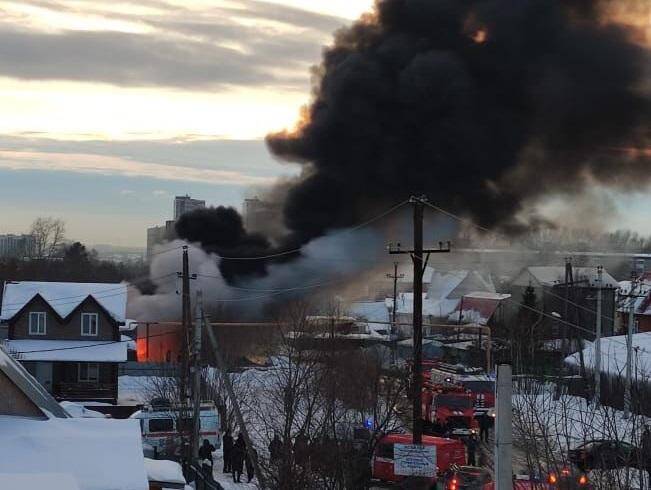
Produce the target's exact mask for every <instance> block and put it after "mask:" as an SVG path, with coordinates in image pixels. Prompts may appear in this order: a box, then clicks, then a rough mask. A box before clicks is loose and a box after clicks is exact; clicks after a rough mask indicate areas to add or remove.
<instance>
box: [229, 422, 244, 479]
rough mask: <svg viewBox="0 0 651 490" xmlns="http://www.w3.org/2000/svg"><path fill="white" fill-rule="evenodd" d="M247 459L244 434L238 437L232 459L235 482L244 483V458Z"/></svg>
mask: <svg viewBox="0 0 651 490" xmlns="http://www.w3.org/2000/svg"><path fill="white" fill-rule="evenodd" d="M245 457H246V443H245V442H244V436H243V435H242V433H240V435H238V436H237V441H235V445H234V446H233V455H232V457H231V463H232V465H231V466H232V469H233V482H235V483H242V481H241V478H242V472H243V471H244V458H245Z"/></svg>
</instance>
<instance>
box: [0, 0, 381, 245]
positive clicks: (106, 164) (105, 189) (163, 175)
mask: <svg viewBox="0 0 651 490" xmlns="http://www.w3.org/2000/svg"><path fill="white" fill-rule="evenodd" d="M371 4H372V0H356V1H354V2H351V1H346V0H269V1H255V0H138V1H128V0H125V1H121V0H118V1H103V0H17V1H11V0H9V1H7V0H2V1H0V46H1V48H0V107H1V108H2V117H0V205H1V206H2V209H3V213H2V219H1V220H0V233H21V232H26V231H27V230H28V228H29V225H30V223H31V222H32V221H33V220H34V219H35V218H36V217H37V216H54V217H58V218H62V219H64V220H65V222H66V228H67V235H68V237H69V238H71V239H77V240H81V241H83V242H85V243H88V244H99V243H110V244H116V245H138V246H142V245H144V243H145V240H146V228H147V227H148V226H152V225H156V224H159V223H162V222H163V221H164V220H165V219H170V217H171V214H172V199H173V197H174V195H182V194H186V193H187V194H190V195H192V196H193V197H196V198H200V199H205V200H206V201H207V202H208V203H209V204H213V205H219V204H225V205H231V206H237V207H238V208H239V207H241V203H242V201H243V199H244V198H245V197H248V196H250V195H253V194H255V189H256V188H260V187H263V186H265V185H268V184H270V183H271V182H273V181H274V180H275V179H276V178H278V177H280V176H288V175H294V174H295V173H296V172H297V168H296V167H295V166H292V165H289V164H285V163H279V162H277V161H275V160H274V159H273V158H272V157H271V156H270V155H269V153H268V152H267V150H266V147H265V145H264V142H263V138H264V136H265V135H266V134H267V133H269V132H270V131H277V130H280V129H283V128H288V127H292V126H293V124H294V122H295V121H296V119H297V116H298V113H299V110H300V107H301V106H302V105H304V104H306V103H308V102H309V93H310V67H311V66H313V65H315V64H317V63H318V62H319V60H320V55H321V50H322V48H323V46H324V45H326V44H327V43H328V42H329V41H330V39H331V38H332V33H333V32H334V31H335V30H336V29H338V28H340V27H342V26H344V25H347V24H349V23H350V22H351V21H352V20H353V19H356V18H357V17H359V15H360V14H362V13H363V12H364V11H365V10H368V9H369V8H370V7H371Z"/></svg>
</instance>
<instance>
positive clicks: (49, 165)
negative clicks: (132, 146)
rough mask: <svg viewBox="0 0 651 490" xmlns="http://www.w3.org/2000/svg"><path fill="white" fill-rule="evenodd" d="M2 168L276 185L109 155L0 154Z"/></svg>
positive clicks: (260, 179) (227, 172) (226, 173)
mask: <svg viewBox="0 0 651 490" xmlns="http://www.w3.org/2000/svg"><path fill="white" fill-rule="evenodd" d="M0 168H3V169H8V170H43V171H58V172H78V173H85V174H101V175H119V176H123V177H147V178H154V179H160V180H174V181H185V182H198V183H212V184H230V185H241V186H248V185H267V184H270V183H272V182H273V179H272V178H268V177H259V176H255V175H250V174H245V173H242V172H237V171H233V170H216V169H198V168H192V167H183V166H178V165H161V164H157V163H145V162H140V161H135V160H129V159H126V158H121V157H115V156H106V155H93V154H84V153H49V152H39V151H27V150H25V151H14V150H0Z"/></svg>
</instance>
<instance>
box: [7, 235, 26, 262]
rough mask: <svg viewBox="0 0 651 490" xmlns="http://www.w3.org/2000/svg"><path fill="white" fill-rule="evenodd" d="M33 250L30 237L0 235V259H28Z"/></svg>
mask: <svg viewBox="0 0 651 490" xmlns="http://www.w3.org/2000/svg"><path fill="white" fill-rule="evenodd" d="M33 250H34V237H33V236H32V235H0V257H17V258H23V257H29V256H31V255H32V252H33Z"/></svg>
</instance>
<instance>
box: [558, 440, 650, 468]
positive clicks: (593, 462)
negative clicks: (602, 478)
mask: <svg viewBox="0 0 651 490" xmlns="http://www.w3.org/2000/svg"><path fill="white" fill-rule="evenodd" d="M567 457H568V459H569V460H570V461H571V462H572V463H574V464H575V465H576V466H577V468H579V469H580V470H583V471H587V470H592V469H602V470H611V469H615V468H623V467H626V466H632V467H636V466H637V462H638V459H639V450H638V449H637V448H636V447H635V446H633V445H631V444H629V443H627V442H623V441H613V440H596V441H588V442H586V443H584V444H581V445H580V446H577V447H575V448H574V449H570V450H569V451H568V453H567Z"/></svg>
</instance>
